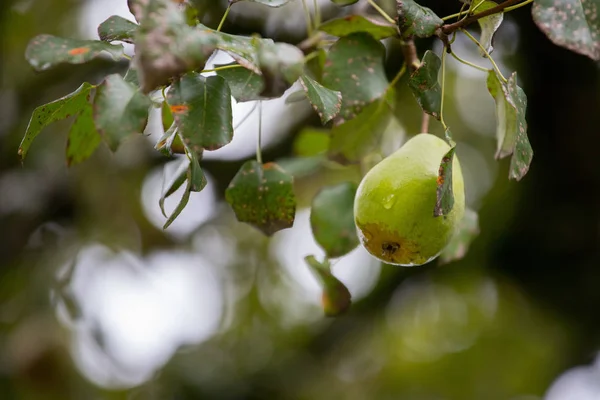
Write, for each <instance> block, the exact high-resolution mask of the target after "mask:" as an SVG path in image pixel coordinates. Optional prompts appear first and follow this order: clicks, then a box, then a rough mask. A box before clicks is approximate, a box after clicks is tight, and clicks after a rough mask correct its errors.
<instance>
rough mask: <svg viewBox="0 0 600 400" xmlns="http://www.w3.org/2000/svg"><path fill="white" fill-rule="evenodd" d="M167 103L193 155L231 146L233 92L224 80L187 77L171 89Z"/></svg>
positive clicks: (218, 77) (220, 78) (213, 77)
mask: <svg viewBox="0 0 600 400" xmlns="http://www.w3.org/2000/svg"><path fill="white" fill-rule="evenodd" d="M167 102H168V103H169V105H170V107H171V112H172V113H173V115H174V117H175V122H176V123H177V126H178V127H179V132H180V134H181V136H182V137H183V139H184V142H185V143H186V144H187V145H188V146H190V149H191V151H194V152H196V153H198V152H200V151H202V149H207V150H216V149H219V148H221V147H223V146H225V145H226V144H227V143H229V142H231V139H232V138H233V126H232V109H231V92H230V90H229V86H228V85H227V82H225V79H223V78H222V77H220V76H218V75H217V76H209V77H205V76H202V75H200V74H197V73H195V72H190V73H187V74H185V75H184V76H182V77H181V79H179V80H178V81H176V82H174V83H173V84H172V85H171V87H170V88H169V91H168V93H167Z"/></svg>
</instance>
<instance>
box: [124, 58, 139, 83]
mask: <svg viewBox="0 0 600 400" xmlns="http://www.w3.org/2000/svg"><path fill="white" fill-rule="evenodd" d="M123 80H124V81H125V82H127V83H131V84H132V85H133V86H137V87H139V86H140V80H139V78H138V73H137V69H136V68H135V64H134V63H133V62H132V63H131V64H130V66H129V69H128V70H127V72H126V73H125V76H124V77H123Z"/></svg>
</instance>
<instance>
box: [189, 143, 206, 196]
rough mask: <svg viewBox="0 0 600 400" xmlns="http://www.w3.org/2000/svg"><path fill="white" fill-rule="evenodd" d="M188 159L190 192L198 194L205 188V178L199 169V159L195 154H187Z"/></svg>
mask: <svg viewBox="0 0 600 400" xmlns="http://www.w3.org/2000/svg"><path fill="white" fill-rule="evenodd" d="M188 157H190V182H191V185H190V190H191V191H192V192H200V191H202V189H204V188H205V187H206V183H207V181H206V176H205V175H204V171H203V170H202V168H201V167H200V157H199V155H198V154H197V153H195V152H189V153H188Z"/></svg>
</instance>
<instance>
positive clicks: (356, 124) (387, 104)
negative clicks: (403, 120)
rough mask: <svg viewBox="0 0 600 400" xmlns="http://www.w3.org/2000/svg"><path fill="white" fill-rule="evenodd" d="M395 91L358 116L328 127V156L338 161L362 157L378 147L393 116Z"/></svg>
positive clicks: (344, 161) (346, 162)
mask: <svg viewBox="0 0 600 400" xmlns="http://www.w3.org/2000/svg"><path fill="white" fill-rule="evenodd" d="M394 100H395V92H394V91H393V90H391V89H390V90H389V92H388V93H387V94H386V96H384V97H382V98H381V99H379V100H377V101H375V102H373V103H371V104H369V105H368V106H367V107H366V108H365V109H364V110H362V111H361V112H360V114H358V116H357V117H356V118H354V119H351V120H350V121H347V122H345V123H343V124H341V125H337V126H335V127H334V128H333V129H332V130H331V142H330V144H329V158H330V159H332V160H335V161H337V162H339V163H341V164H348V163H355V162H359V161H361V160H362V159H363V158H364V157H365V156H366V155H368V154H369V153H371V152H372V151H374V150H375V149H377V148H378V146H379V143H380V141H381V138H382V135H383V133H384V132H385V129H386V128H387V126H388V124H389V122H390V120H391V118H392V116H393V112H392V107H393V106H392V105H393V103H394Z"/></svg>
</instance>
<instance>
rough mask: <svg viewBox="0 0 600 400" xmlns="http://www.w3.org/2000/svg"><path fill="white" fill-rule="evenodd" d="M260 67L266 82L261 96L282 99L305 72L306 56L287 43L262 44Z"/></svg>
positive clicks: (259, 58) (259, 52)
mask: <svg viewBox="0 0 600 400" xmlns="http://www.w3.org/2000/svg"><path fill="white" fill-rule="evenodd" d="M258 65H259V68H260V72H261V73H262V76H263V80H264V87H263V90H262V91H261V93H260V95H261V96H264V97H267V98H273V97H280V96H281V95H282V94H283V93H284V92H285V91H286V90H287V89H288V88H289V87H290V86H292V84H293V83H294V82H295V81H296V80H298V78H300V75H302V73H303V72H304V54H303V53H302V51H300V49H298V48H297V47H296V46H292V45H290V44H287V43H262V42H260V44H259V46H258Z"/></svg>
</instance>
